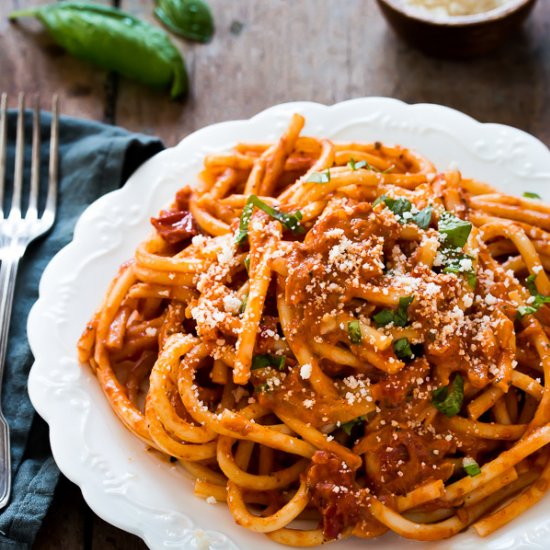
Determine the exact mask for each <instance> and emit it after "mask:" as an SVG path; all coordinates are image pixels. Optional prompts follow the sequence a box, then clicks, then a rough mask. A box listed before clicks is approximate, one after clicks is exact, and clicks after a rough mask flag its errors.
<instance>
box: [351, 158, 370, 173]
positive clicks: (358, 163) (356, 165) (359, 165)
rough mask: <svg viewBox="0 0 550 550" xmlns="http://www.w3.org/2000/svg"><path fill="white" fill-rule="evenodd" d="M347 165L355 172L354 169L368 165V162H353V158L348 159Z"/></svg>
mask: <svg viewBox="0 0 550 550" xmlns="http://www.w3.org/2000/svg"><path fill="white" fill-rule="evenodd" d="M348 166H349V167H350V168H351V169H352V170H353V171H354V172H355V170H359V168H365V166H368V167H370V164H369V163H368V162H367V161H366V160H360V161H359V162H355V160H354V159H349V162H348Z"/></svg>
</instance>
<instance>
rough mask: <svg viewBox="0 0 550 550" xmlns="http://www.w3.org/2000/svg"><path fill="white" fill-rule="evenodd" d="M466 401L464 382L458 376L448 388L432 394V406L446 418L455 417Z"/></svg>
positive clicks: (445, 387)
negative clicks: (464, 400)
mask: <svg viewBox="0 0 550 550" xmlns="http://www.w3.org/2000/svg"><path fill="white" fill-rule="evenodd" d="M463 399H464V380H463V379H462V376H461V375H460V374H457V375H456V376H455V377H454V378H453V381H452V382H451V383H450V384H449V385H448V386H443V387H441V388H437V390H434V391H433V392H432V405H433V406H434V407H435V408H436V409H437V410H438V411H440V412H442V413H443V414H444V415H445V416H455V415H457V414H458V413H459V412H460V409H461V408H462V401H463Z"/></svg>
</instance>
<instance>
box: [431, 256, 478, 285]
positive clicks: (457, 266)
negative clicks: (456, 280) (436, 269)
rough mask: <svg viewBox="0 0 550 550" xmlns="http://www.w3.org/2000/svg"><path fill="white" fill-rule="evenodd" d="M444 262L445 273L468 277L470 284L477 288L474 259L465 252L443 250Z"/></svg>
mask: <svg viewBox="0 0 550 550" xmlns="http://www.w3.org/2000/svg"><path fill="white" fill-rule="evenodd" d="M440 254H441V257H442V260H443V265H444V266H445V267H444V268H443V273H457V274H462V275H465V276H466V280H467V281H468V284H469V285H470V286H471V287H472V288H475V287H476V284H477V276H476V272H475V269H474V258H473V257H472V256H470V255H468V254H464V253H463V252H457V251H456V250H455V249H453V248H443V250H442V251H441V253H440Z"/></svg>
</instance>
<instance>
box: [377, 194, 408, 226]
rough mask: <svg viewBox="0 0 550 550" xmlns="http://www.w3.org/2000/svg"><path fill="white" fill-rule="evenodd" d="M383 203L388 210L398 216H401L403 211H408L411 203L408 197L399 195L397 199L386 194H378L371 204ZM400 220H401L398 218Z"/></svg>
mask: <svg viewBox="0 0 550 550" xmlns="http://www.w3.org/2000/svg"><path fill="white" fill-rule="evenodd" d="M381 203H384V204H385V205H386V206H387V207H388V209H389V210H391V211H392V212H393V213H394V214H395V215H396V216H397V217H398V218H401V219H402V218H403V214H404V213H405V212H410V211H411V209H412V203H411V201H410V200H409V199H404V198H403V197H400V198H399V199H393V198H392V197H388V196H387V195H380V196H379V197H378V198H377V199H376V200H375V201H374V203H373V206H376V205H377V204H381ZM400 221H401V220H400Z"/></svg>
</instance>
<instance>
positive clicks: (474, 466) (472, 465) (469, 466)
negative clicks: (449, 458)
mask: <svg viewBox="0 0 550 550" xmlns="http://www.w3.org/2000/svg"><path fill="white" fill-rule="evenodd" d="M462 467H463V468H464V471H465V472H466V473H467V474H468V475H469V476H470V477H474V476H478V475H479V474H480V473H481V468H480V467H479V464H478V463H477V462H476V461H475V460H474V459H473V458H471V457H466V458H464V459H463V460H462Z"/></svg>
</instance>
